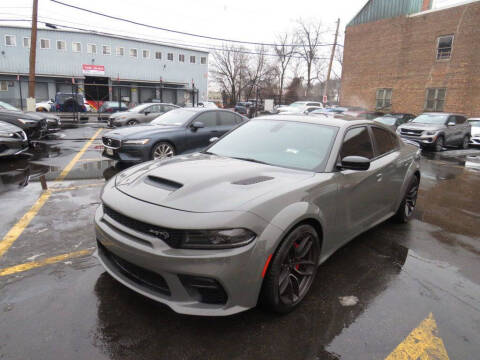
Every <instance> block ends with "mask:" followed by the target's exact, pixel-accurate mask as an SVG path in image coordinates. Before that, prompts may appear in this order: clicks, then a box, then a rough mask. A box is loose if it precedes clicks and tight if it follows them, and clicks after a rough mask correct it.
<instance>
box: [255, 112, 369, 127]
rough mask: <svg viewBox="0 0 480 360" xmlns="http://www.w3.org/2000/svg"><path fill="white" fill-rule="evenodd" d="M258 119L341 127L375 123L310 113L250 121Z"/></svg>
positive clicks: (266, 116) (260, 117) (268, 116)
mask: <svg viewBox="0 0 480 360" xmlns="http://www.w3.org/2000/svg"><path fill="white" fill-rule="evenodd" d="M256 120H278V121H292V122H293V121H295V122H303V123H309V124H319V125H329V126H336V127H339V128H345V127H349V126H351V125H371V124H374V122H373V121H371V120H345V119H338V118H331V117H325V118H323V117H317V116H315V117H311V116H308V115H300V114H298V115H297V114H285V115H265V116H259V117H256V118H253V119H251V120H250V121H256Z"/></svg>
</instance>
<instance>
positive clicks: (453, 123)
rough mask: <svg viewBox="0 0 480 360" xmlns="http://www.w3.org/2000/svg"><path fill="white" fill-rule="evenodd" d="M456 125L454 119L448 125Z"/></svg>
mask: <svg viewBox="0 0 480 360" xmlns="http://www.w3.org/2000/svg"><path fill="white" fill-rule="evenodd" d="M455 125H456V124H455V122H454V121H449V122H448V123H447V126H455Z"/></svg>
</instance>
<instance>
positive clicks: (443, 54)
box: [437, 35, 453, 60]
mask: <svg viewBox="0 0 480 360" xmlns="http://www.w3.org/2000/svg"><path fill="white" fill-rule="evenodd" d="M452 45H453V35H447V36H440V37H439V38H438V39H437V60H449V59H450V56H451V55H452Z"/></svg>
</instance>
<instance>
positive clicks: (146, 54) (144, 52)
mask: <svg viewBox="0 0 480 360" xmlns="http://www.w3.org/2000/svg"><path fill="white" fill-rule="evenodd" d="M142 57H143V58H144V59H149V58H150V50H142Z"/></svg>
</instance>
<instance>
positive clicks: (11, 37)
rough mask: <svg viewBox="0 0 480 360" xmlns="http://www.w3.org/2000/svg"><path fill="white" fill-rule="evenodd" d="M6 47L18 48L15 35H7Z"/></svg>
mask: <svg viewBox="0 0 480 360" xmlns="http://www.w3.org/2000/svg"><path fill="white" fill-rule="evenodd" d="M5 45H6V46H17V37H16V36H15V35H5Z"/></svg>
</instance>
